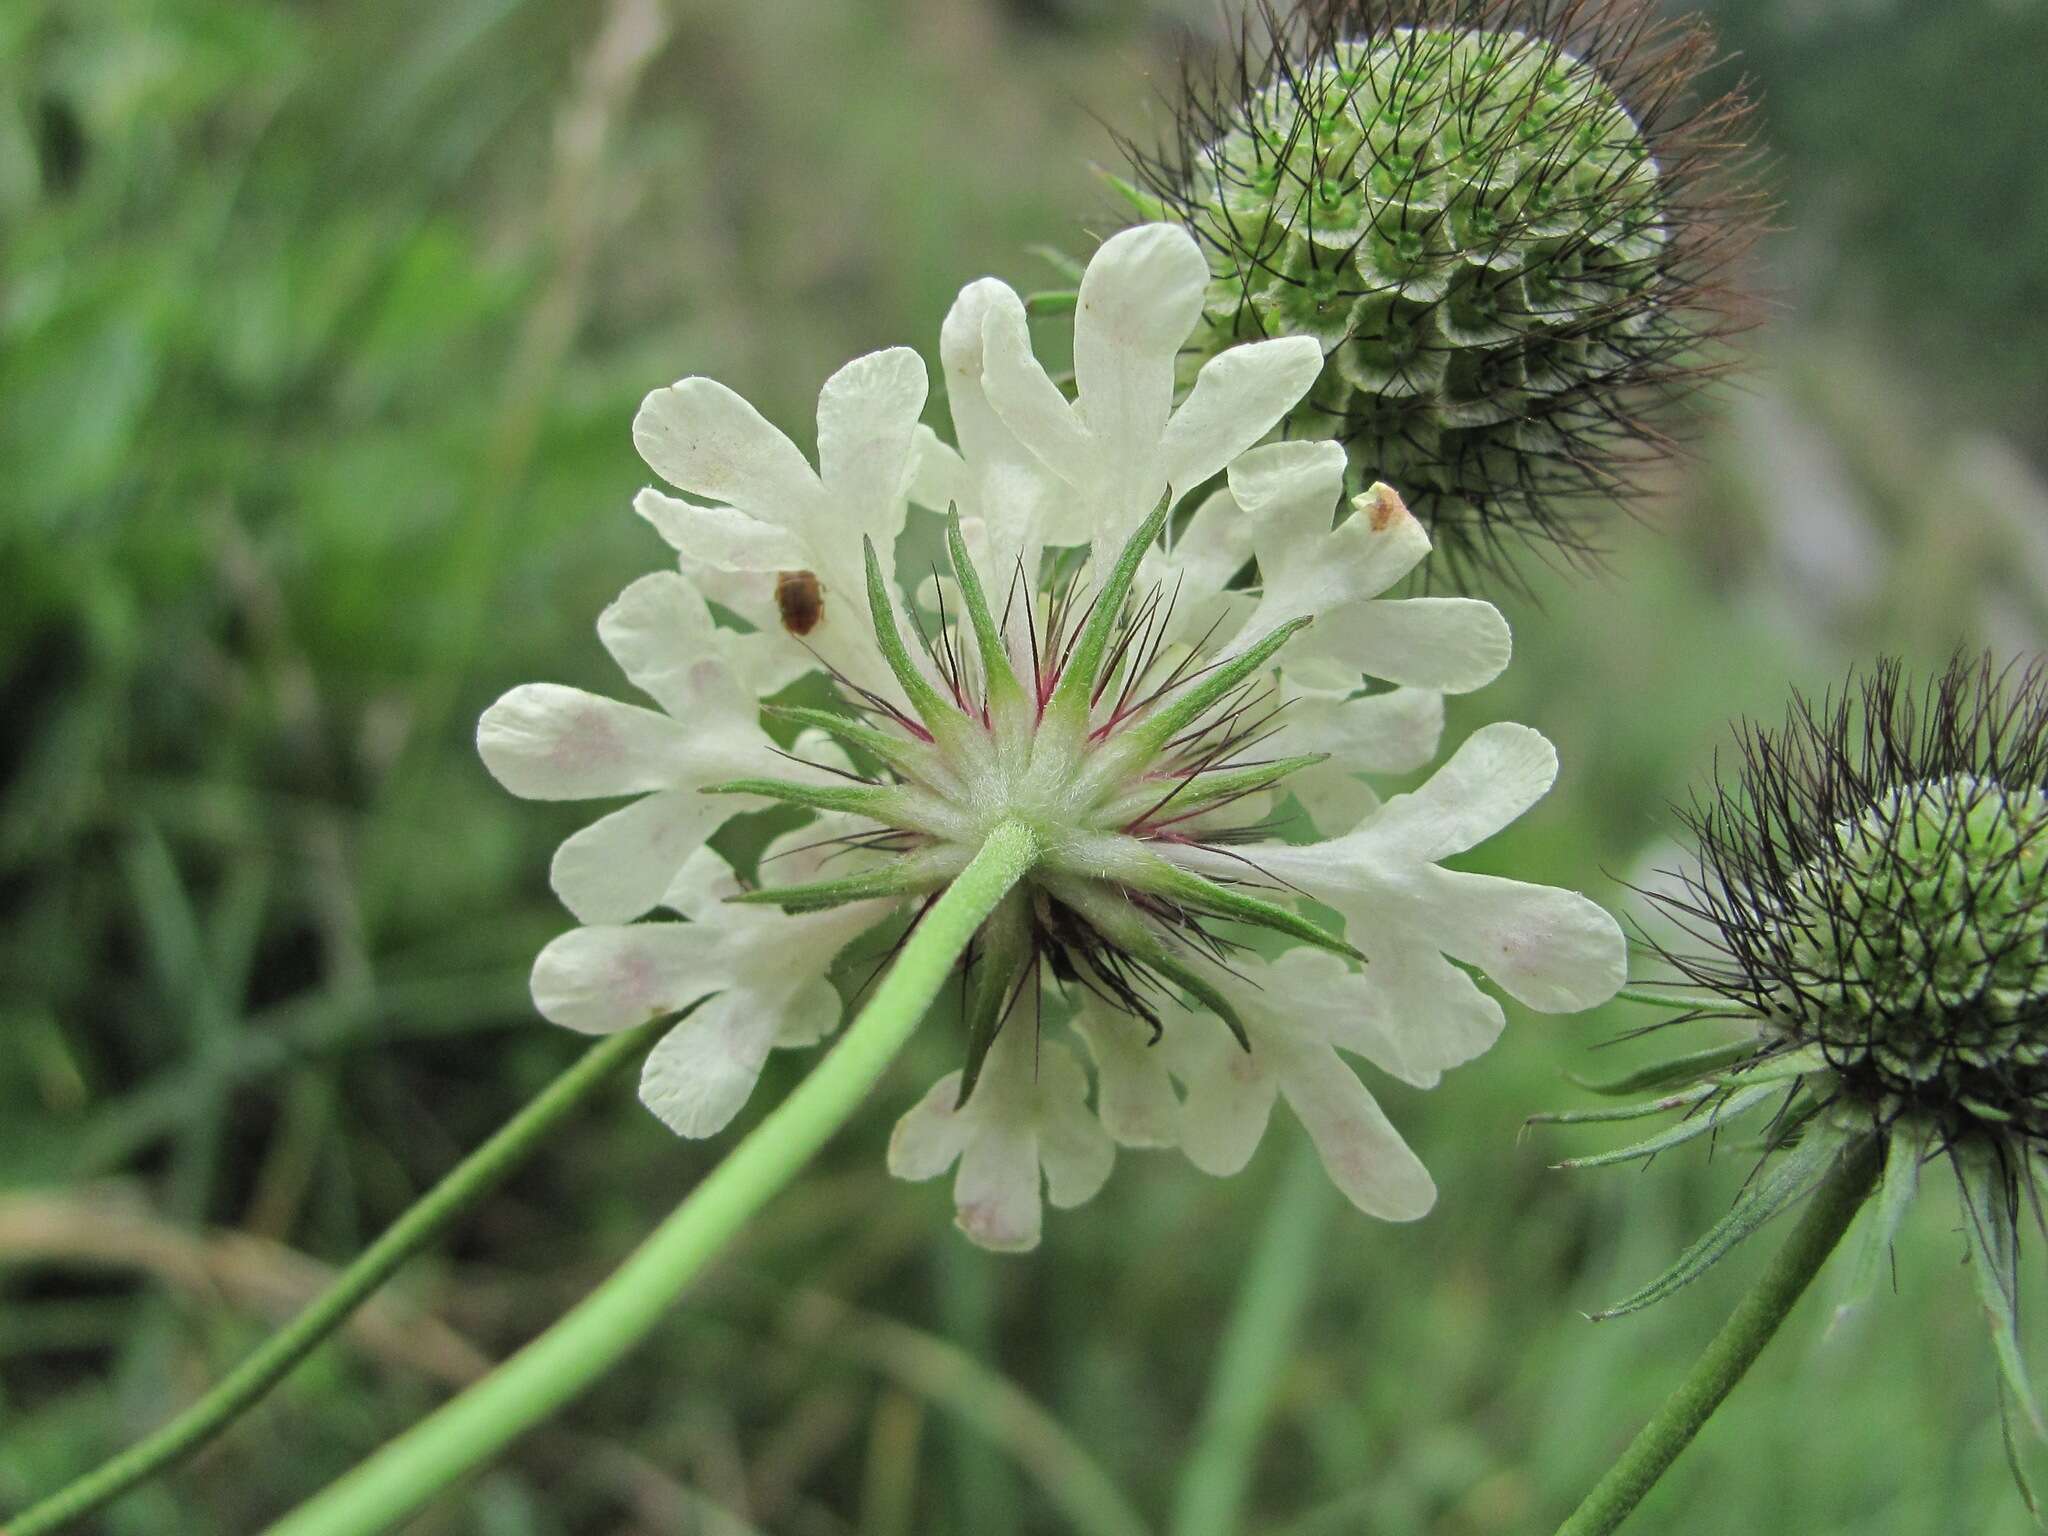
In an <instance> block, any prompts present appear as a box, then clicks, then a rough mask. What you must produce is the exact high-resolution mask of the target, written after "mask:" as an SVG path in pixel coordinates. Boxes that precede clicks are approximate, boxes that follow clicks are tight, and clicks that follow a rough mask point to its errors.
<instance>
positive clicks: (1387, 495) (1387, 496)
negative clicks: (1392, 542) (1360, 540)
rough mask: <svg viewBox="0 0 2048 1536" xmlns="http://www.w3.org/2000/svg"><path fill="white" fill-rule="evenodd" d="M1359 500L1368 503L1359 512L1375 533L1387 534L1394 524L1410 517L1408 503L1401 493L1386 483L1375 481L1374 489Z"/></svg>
mask: <svg viewBox="0 0 2048 1536" xmlns="http://www.w3.org/2000/svg"><path fill="white" fill-rule="evenodd" d="M1358 500H1359V501H1360V502H1364V503H1366V505H1364V506H1361V507H1359V510H1360V511H1361V512H1363V513H1365V517H1366V522H1367V523H1368V525H1370V527H1371V528H1372V531H1373V532H1374V533H1385V532H1386V531H1387V529H1388V528H1389V527H1390V526H1391V525H1392V524H1393V523H1394V522H1396V521H1397V520H1399V519H1400V518H1404V517H1407V516H1408V515H1409V512H1408V503H1407V502H1405V501H1403V500H1402V499H1401V493H1400V492H1399V491H1397V490H1395V489H1394V488H1393V487H1392V486H1391V485H1388V484H1386V483H1385V482H1384V481H1375V482H1374V484H1373V487H1372V489H1371V490H1369V491H1367V492H1366V493H1365V494H1364V495H1363V496H1361V497H1359V498H1358ZM1354 505H1355V503H1354Z"/></svg>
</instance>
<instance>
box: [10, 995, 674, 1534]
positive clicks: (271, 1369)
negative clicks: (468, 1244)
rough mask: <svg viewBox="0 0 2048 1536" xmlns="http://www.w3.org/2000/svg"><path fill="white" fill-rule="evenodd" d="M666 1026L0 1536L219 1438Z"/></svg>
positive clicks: (592, 1072) (83, 1507)
mask: <svg viewBox="0 0 2048 1536" xmlns="http://www.w3.org/2000/svg"><path fill="white" fill-rule="evenodd" d="M672 1022H673V1021H672V1020H669V1019H659V1020H656V1021H654V1022H652V1023H649V1024H644V1025H642V1026H641V1027H639V1028H638V1029H631V1030H625V1031H623V1032H621V1033H619V1034H616V1035H612V1036H609V1037H607V1038H606V1039H603V1040H600V1041H599V1042H598V1043H597V1044H596V1045H593V1046H592V1047H591V1048H590V1049H589V1050H588V1051H586V1052H584V1053H583V1055H582V1056H581V1057H580V1058H579V1059H578V1060H577V1062H576V1063H575V1065H573V1066H571V1067H570V1068H569V1069H568V1070H567V1071H565V1072H564V1073H562V1075H561V1076H559V1077H557V1078H556V1079H555V1080H554V1081H553V1082H552V1083H550V1084H548V1086H547V1087H546V1088H545V1089H544V1090H543V1091H542V1092H541V1094H540V1096H539V1097H538V1098H536V1099H534V1100H533V1102H531V1103H530V1104H528V1105H527V1106H526V1107H525V1108H524V1109H522V1110H520V1111H519V1113H518V1114H516V1115H514V1116H513V1117H512V1118H511V1120H509V1121H507V1122H506V1123H505V1125H504V1126H502V1127H501V1128H500V1129H499V1130H498V1131H497V1132H496V1133H495V1134H494V1135H493V1136H492V1137H491V1138H490V1140H488V1141H486V1142H485V1143H484V1144H483V1145H482V1146H480V1147H478V1148H477V1149H476V1150H475V1151H474V1152H472V1153H470V1155H469V1156H468V1157H466V1158H464V1159H463V1160H462V1161H461V1162H460V1163H458V1164H457V1165H456V1166H455V1167H454V1168H453V1169H451V1170H450V1171H449V1173H448V1174H447V1176H446V1177H445V1178H443V1179H442V1180H441V1181H440V1182H439V1183H438V1184H436V1185H435V1186H434V1187H433V1188H432V1189H430V1190H428V1191H427V1192H426V1194H424V1195H422V1196H421V1197H420V1198H419V1199H418V1200H417V1201H415V1202H414V1203H413V1204H412V1205H411V1206H410V1207H409V1208H408V1209H407V1210H406V1211H405V1213H404V1214H403V1215H401V1216H400V1217H399V1218H398V1220H397V1221H395V1222H393V1223H392V1224H391V1225H390V1226H389V1227H388V1228H386V1229H385V1231H384V1233H383V1235H382V1236H380V1237H379V1238H377V1240H376V1241H375V1242H373V1243H371V1244H370V1246H369V1247H368V1248H366V1249H364V1250H363V1252H362V1254H361V1255H360V1256H359V1257H358V1258H357V1259H356V1260H355V1262H354V1263H352V1264H350V1265H349V1266H348V1268H346V1269H344V1270H343V1271H342V1272H341V1273H340V1274H339V1275H337V1276H335V1278H334V1282H333V1283H332V1284H331V1285H329V1286H328V1287H327V1289H326V1290H325V1291H323V1292H321V1294H320V1295H318V1296H316V1297H315V1298H314V1299H313V1300H312V1301H310V1302H308V1303H307V1304H306V1306H305V1308H304V1309H303V1310H302V1311H301V1312H300V1313H299V1314H298V1315H297V1316H296V1317H294V1318H293V1319H292V1320H291V1321H290V1322H288V1323H286V1324H285V1325H284V1327H282V1328H280V1329H279V1330H278V1331H277V1332H276V1333H274V1334H272V1335H271V1336H270V1338H269V1339H267V1340H265V1341H264V1343H263V1344H261V1345H260V1346H259V1347H258V1348H257V1349H256V1351H255V1353H253V1354H251V1355H250V1356H249V1357H248V1358H247V1359H246V1360H244V1361H243V1362H242V1363H241V1364H240V1365H238V1366H236V1367H235V1369H234V1370H232V1371H230V1372H229V1373H228V1374H227V1375H226V1376H224V1377H223V1378H221V1380H220V1382H219V1383H218V1384H217V1385H216V1386H214V1387H213V1389H212V1390H211V1391H209V1392H207V1393H206V1394H205V1395H204V1396H202V1397H200V1398H199V1399H198V1400H197V1401H196V1402H194V1403H193V1404H192V1405H191V1406H190V1407H188V1408H186V1409H185V1410H184V1412H182V1413H180V1414H179V1415H178V1416H177V1417H176V1418H173V1419H172V1420H170V1422H169V1423H167V1424H164V1425H163V1426H161V1427H160V1428H158V1429H157V1430H156V1431H155V1432H153V1433H152V1434H150V1435H149V1436H148V1437H146V1438H145V1439H142V1440H139V1441H137V1442H136V1443H135V1444H134V1445H132V1446H130V1447H129V1448H128V1449H127V1450H125V1451H123V1452H121V1453H120V1454H119V1455H117V1456H115V1457H114V1458H113V1459H112V1460H110V1461H105V1462H102V1463H101V1464H100V1465H99V1466H97V1467H95V1468H93V1469H92V1470H91V1471H89V1472H87V1473H85V1474H84V1475H83V1476H81V1477H78V1478H76V1479H75V1480H73V1481H72V1482H70V1483H69V1484H67V1485H65V1486H64V1487H63V1488H60V1489H58V1490H57V1492H55V1493H53V1494H51V1495H50V1496H49V1497H48V1498H46V1499H44V1500H42V1501H41V1502H40V1503H37V1504H34V1505H32V1506H30V1507H29V1508H28V1509H26V1510H24V1511H23V1512H22V1513H21V1514H19V1515H17V1516H16V1517H15V1518H14V1520H13V1521H12V1522H10V1523H9V1524H8V1525H7V1527H6V1536H43V1533H45V1532H48V1531H55V1530H58V1529H60V1528H62V1527H63V1526H66V1525H69V1524H70V1523H71V1522H73V1521H75V1520H79V1519H82V1518H84V1517H85V1516H86V1515H89V1514H91V1513H92V1512H93V1511H94V1510H96V1509H99V1508H100V1507H101V1506H102V1505H104V1504H106V1503H108V1502H109V1501H111V1500H113V1499H116V1498H118V1497H120V1496H121V1495H122V1494H124V1493H126V1492H127V1491H128V1490H129V1489H131V1488H133V1487H135V1486H136V1485H137V1484H138V1483H141V1482H144V1481H146V1480H147V1479H149V1478H151V1477H154V1476H156V1475H157V1474H158V1473H160V1472H163V1471H166V1470H168V1469H169V1468H171V1467H174V1466H176V1465H177V1464H178V1463H180V1462H182V1461H185V1460H186V1459H188V1458H189V1457H191V1456H193V1455H195V1454H197V1453H198V1451H199V1450H200V1449H201V1448H202V1447H203V1446H205V1445H206V1444H207V1443H208V1442H209V1441H211V1440H213V1439H214V1438H215V1437H216V1436H217V1435H220V1434H222V1433H223V1432H225V1431H226V1430H227V1429H228V1428H229V1427H230V1426H232V1425H233V1424H234V1422H235V1421H236V1420H237V1419H239V1418H240V1417H241V1416H242V1415H243V1414H244V1413H247V1412H248V1411H249V1410H250V1409H251V1408H253V1407H255V1406H256V1404H257V1403H259V1402H261V1401H262V1399H263V1398H264V1396H265V1395H266V1394H267V1393H268V1392H269V1391H270V1389H271V1388H272V1387H274V1386H276V1385H277V1384H278V1382H280V1381H282V1380H283V1379H284V1378H285V1377H286V1376H287V1375H289V1374H290V1373H291V1371H292V1368H293V1367H294V1366H296V1365H298V1364H299V1362H300V1361H302V1360H304V1359H305V1358H306V1357H307V1356H308V1355H310V1354H311V1353H312V1352H313V1351H314V1350H315V1349H317V1348H318V1347H319V1346H320V1344H321V1343H322V1342H323V1341H324V1340H325V1339H326V1338H327V1336H328V1335H329V1334H331V1333H333V1332H334V1331H335V1330H336V1329H337V1328H339V1327H341V1325H342V1324H343V1323H345V1322H347V1321H348V1319H349V1318H350V1317H351V1316H352V1315H353V1314H354V1313H355V1311H356V1309H357V1308H358V1307H360V1306H362V1304H363V1303H364V1302H366V1301H368V1300H369V1299H370V1298H371V1297H372V1296H373V1295H375V1294H376V1292H377V1291H378V1290H379V1289H380V1288H381V1287H382V1286H383V1284H384V1282H385V1281H387V1280H389V1279H390V1278H391V1276H392V1275H393V1274H394V1273H396V1272H397V1270H398V1268H399V1266H400V1265H402V1264H404V1263H405V1261H406V1260H407V1259H409V1258H411V1257H412V1256H413V1255H414V1254H416V1253H418V1252H419V1251H420V1249H421V1248H423V1247H425V1246H426V1245H427V1244H428V1243H429V1242H431V1241H433V1239H434V1238H435V1237H437V1236H439V1235H440V1233H441V1232H442V1231H443V1230H445V1229H446V1228H447V1226H448V1224H449V1223H450V1222H451V1221H453V1220H454V1219H455V1218H456V1217H457V1216H459V1215H461V1214H462V1212H464V1211H466V1210H468V1209H469V1208H470V1207H471V1206H473V1205H474V1204H476V1202H477V1201H478V1200H480V1199H482V1198H483V1197H484V1196H485V1195H486V1194H488V1193H490V1191H491V1190H493V1189H494V1188H496V1187H497V1186H498V1184H499V1183H500V1182H501V1181H502V1180H503V1179H504V1178H505V1176H506V1175H507V1174H509V1173H510V1172H511V1171H512V1170H513V1169H514V1168H516V1167H518V1166H519V1164H520V1163H522V1162H524V1161H525V1160H526V1158H527V1156H528V1155H529V1154H531V1153H532V1152H533V1151H534V1149H535V1148H536V1147H538V1146H539V1145H540V1143H541V1141H542V1140H543V1139H544V1138H545V1137H546V1136H547V1134H548V1133H549V1132H550V1131H552V1130H553V1129H554V1128H555V1127H556V1126H557V1125H559V1124H560V1123H561V1122H562V1121H563V1119H564V1118H566V1117H567V1116H568V1114H569V1113H570V1112H571V1111H572V1110H574V1109H575V1108H576V1107H577V1106H578V1105H580V1104H581V1103H583V1101H584V1100H586V1099H588V1098H589V1097H590V1095H591V1094H592V1093H593V1092H595V1091H596V1090H597V1089H598V1088H599V1087H601V1086H603V1084H604V1083H605V1082H606V1081H608V1080H609V1079H610V1078H611V1076H612V1074H613V1073H614V1072H615V1071H616V1070H617V1069H618V1068H619V1067H620V1066H621V1065H622V1064H624V1063H625V1062H627V1061H630V1060H632V1059H633V1058H635V1057H636V1056H638V1055H639V1054H640V1052H641V1051H643V1050H644V1049H646V1047H647V1046H648V1045H649V1044H650V1043H651V1042H652V1041H653V1039H654V1038H655V1036H656V1035H657V1034H659V1033H660V1032H661V1031H662V1030H664V1029H666V1028H667V1027H668V1026H669V1025H670V1024H671V1023H672Z"/></svg>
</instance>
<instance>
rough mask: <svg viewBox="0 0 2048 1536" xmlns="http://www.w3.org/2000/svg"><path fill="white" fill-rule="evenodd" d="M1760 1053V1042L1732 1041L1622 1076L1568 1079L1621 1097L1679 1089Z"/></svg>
mask: <svg viewBox="0 0 2048 1536" xmlns="http://www.w3.org/2000/svg"><path fill="white" fill-rule="evenodd" d="M1756 1053H1757V1042H1756V1040H1755V1039H1754V1038H1751V1039H1748V1040H1731V1041H1729V1042H1728V1043H1727V1044H1726V1045H1713V1046H1709V1047H1707V1049H1705V1050H1703V1051H1693V1052H1691V1053H1690V1054H1689V1055H1685V1056H1674V1057H1672V1058H1670V1059H1669V1060H1666V1061H1653V1062H1651V1063H1649V1064H1648V1065H1647V1066H1641V1067H1638V1068H1636V1069H1635V1070H1634V1071H1633V1072H1628V1073H1625V1074H1623V1075H1622V1076H1620V1077H1614V1078H1607V1079H1605V1080H1593V1079H1588V1078H1583V1077H1579V1076H1577V1075H1576V1074H1567V1075H1566V1078H1565V1081H1567V1082H1568V1083H1570V1084H1571V1085H1572V1086H1573V1087H1574V1088H1583V1089H1585V1091H1586V1092H1588V1093H1597V1094H1599V1095H1600V1096H1601V1097H1602V1098H1620V1097H1621V1096H1622V1095H1624V1094H1630V1093H1655V1092H1657V1091H1659V1090H1660V1089H1664V1088H1676V1087H1677V1086H1679V1085H1680V1084H1681V1083H1690V1082H1693V1081H1695V1080H1696V1079H1698V1078H1702V1077H1708V1076H1712V1075H1714V1074H1716V1073H1718V1072H1720V1071H1721V1070H1722V1069H1723V1068H1725V1067H1732V1066H1735V1065H1736V1064H1738V1063H1739V1062H1743V1061H1746V1060H1748V1059H1749V1058H1750V1057H1752V1056H1754V1055H1756Z"/></svg>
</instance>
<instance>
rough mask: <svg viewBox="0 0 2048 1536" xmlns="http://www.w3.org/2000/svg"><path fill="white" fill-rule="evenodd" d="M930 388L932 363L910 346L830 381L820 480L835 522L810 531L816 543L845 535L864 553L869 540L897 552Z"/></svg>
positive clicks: (824, 399) (821, 404)
mask: <svg viewBox="0 0 2048 1536" xmlns="http://www.w3.org/2000/svg"><path fill="white" fill-rule="evenodd" d="M925 388H926V386H925V372H924V360H923V359H922V358H920V357H919V356H918V355H917V354H916V353H915V352H913V351H911V350H910V348H908V347H890V348H888V349H886V350H885V351H881V352H871V353H869V354H868V355H867V356H866V357H857V358H855V359H854V360H853V361H852V362H850V363H848V364H847V365H846V366H845V367H844V368H841V369H840V370H839V371H838V372H837V373H835V374H833V375H832V377H831V378H829V379H827V380H826V381H825V387H824V389H823V390H822V391H821V392H820V393H819V395H818V473H819V476H820V477H821V478H822V479H823V481H824V484H825V491H826V499H825V501H824V502H823V503H821V506H820V511H821V514H822V516H823V517H825V518H828V519H830V522H829V524H827V525H826V526H823V527H815V526H814V527H811V528H809V529H807V531H808V532H809V533H810V534H811V537H812V542H813V543H821V542H825V541H827V540H829V539H830V538H832V537H834V536H837V537H839V538H842V539H845V540H847V541H849V542H850V544H851V545H852V547H854V548H856V549H857V548H858V547H859V543H860V535H861V534H866V535H868V537H870V538H872V539H873V540H874V541H875V547H876V548H877V549H879V550H883V551H889V550H893V549H894V547H895V544H896V537H897V535H898V534H900V533H902V531H903V508H904V495H905V492H906V491H907V489H908V486H909V482H910V470H911V453H912V450H913V447H914V443H915V438H916V432H917V417H918V412H920V411H922V410H923V409H924V399H925Z"/></svg>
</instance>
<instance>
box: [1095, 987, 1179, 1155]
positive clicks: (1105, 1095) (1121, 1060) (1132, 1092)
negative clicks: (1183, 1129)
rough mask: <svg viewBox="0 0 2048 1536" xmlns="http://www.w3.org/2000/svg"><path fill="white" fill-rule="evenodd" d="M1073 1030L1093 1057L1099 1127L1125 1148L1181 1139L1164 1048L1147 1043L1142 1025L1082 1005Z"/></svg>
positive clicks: (1176, 1102) (1177, 1100) (1149, 1145)
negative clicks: (1085, 1044)
mask: <svg viewBox="0 0 2048 1536" xmlns="http://www.w3.org/2000/svg"><path fill="white" fill-rule="evenodd" d="M1074 1028H1075V1029H1076V1030H1077V1031H1079V1032H1080V1035H1081V1038H1082V1039H1083V1040H1085V1041H1087V1042H1088V1053H1089V1055H1091V1056H1093V1057H1094V1058H1095V1096H1096V1101H1097V1105H1098V1107H1099V1109H1100V1111H1101V1114H1102V1125H1103V1129H1105V1130H1107V1131H1108V1132H1109V1134H1110V1135H1111V1136H1112V1137H1114V1138H1115V1139H1116V1140H1117V1141H1118V1142H1119V1143H1120V1144H1121V1145H1123V1146H1126V1147H1170V1146H1172V1145H1173V1144H1174V1143H1175V1142H1176V1141H1178V1140H1179V1139H1180V1100H1179V1099H1178V1098H1177V1097H1176V1096H1175V1095H1174V1091H1173V1081H1172V1078H1171V1077H1170V1076H1169V1075H1168V1073H1167V1070H1166V1052H1165V1050H1164V1049H1163V1048H1162V1047H1155V1046H1152V1045H1150V1044H1148V1043H1147V1039H1146V1037H1147V1035H1148V1033H1149V1031H1148V1030H1147V1028H1146V1026H1145V1025H1144V1023H1143V1022H1142V1021H1140V1020H1138V1019H1134V1018H1131V1017H1129V1016H1128V1015H1125V1014H1119V1013H1112V1012H1110V1011H1109V1010H1107V1009H1105V1008H1100V1007H1090V1008H1084V1009H1083V1010H1082V1012H1081V1013H1080V1014H1079V1015H1078V1016H1077V1017H1076V1018H1075V1020H1074Z"/></svg>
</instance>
